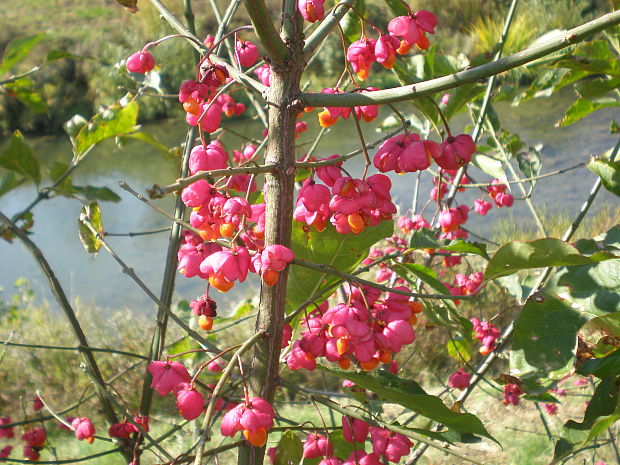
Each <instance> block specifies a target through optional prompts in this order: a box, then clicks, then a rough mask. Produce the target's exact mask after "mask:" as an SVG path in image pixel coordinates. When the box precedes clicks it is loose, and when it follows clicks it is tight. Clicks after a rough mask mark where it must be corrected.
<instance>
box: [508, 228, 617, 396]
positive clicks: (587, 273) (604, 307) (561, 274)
mask: <svg viewBox="0 0 620 465" xmlns="http://www.w3.org/2000/svg"><path fill="white" fill-rule="evenodd" d="M614 237H615V236H614V235H608V236H607V238H606V240H608V241H613V240H614ZM619 293H620V260H617V259H616V260H607V261H602V262H598V263H594V264H590V265H582V266H571V267H568V268H562V269H560V270H558V271H557V272H556V274H555V275H554V276H553V278H552V279H551V280H550V281H549V282H548V283H547V285H545V287H544V288H543V289H542V291H541V292H539V293H537V294H535V295H533V296H532V297H530V298H529V299H528V301H527V302H526V303H525V305H524V307H523V309H522V311H521V314H520V315H519V318H518V320H517V321H516V323H515V329H514V334H513V343H512V351H511V354H510V368H511V373H512V374H514V375H515V376H519V377H522V378H523V377H528V378H531V379H534V380H542V381H546V380H558V379H561V378H562V377H563V376H564V375H566V374H568V373H570V372H571V371H572V369H573V365H574V362H575V355H576V349H577V332H578V331H579V330H580V328H582V326H584V325H585V324H586V323H587V322H588V321H590V320H592V319H593V318H596V317H601V316H608V315H610V314H613V313H614V312H618V311H620V301H619V300H618V294H619ZM585 328H587V326H585ZM541 386H544V383H541Z"/></svg>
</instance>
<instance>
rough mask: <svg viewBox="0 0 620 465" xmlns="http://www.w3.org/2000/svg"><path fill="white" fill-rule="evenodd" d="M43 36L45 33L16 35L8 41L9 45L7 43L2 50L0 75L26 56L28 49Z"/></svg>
mask: <svg viewBox="0 0 620 465" xmlns="http://www.w3.org/2000/svg"><path fill="white" fill-rule="evenodd" d="M44 37H45V34H35V35H31V36H25V37H18V38H17V39H13V40H12V41H11V42H9V45H7V47H6V50H5V51H4V56H3V57H2V62H0V76H2V75H3V74H4V73H6V72H7V71H8V70H9V69H11V68H12V67H13V66H15V65H16V64H17V63H19V62H20V61H22V60H23V59H24V58H26V56H27V55H28V53H30V50H32V47H34V46H35V45H37V44H38V43H39V42H40V41H41V40H42V39H43V38H44Z"/></svg>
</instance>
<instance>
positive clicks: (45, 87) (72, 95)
mask: <svg viewBox="0 0 620 465" xmlns="http://www.w3.org/2000/svg"><path fill="white" fill-rule="evenodd" d="M168 3H169V6H170V7H171V8H172V9H173V10H174V11H175V13H177V14H178V15H179V16H182V10H181V2H168ZM366 3H367V12H368V13H367V14H368V17H369V19H370V20H371V21H372V22H373V23H375V24H377V25H378V26H381V27H385V26H386V23H387V18H390V17H391V16H392V15H391V13H390V12H389V10H388V8H387V7H386V5H385V3H384V2H383V1H380V0H367V2H366ZM509 3H510V2H509V1H508V0H498V1H494V2H488V1H484V0H446V1H443V2H441V5H438V4H437V2H435V1H434V0H421V1H419V2H416V3H415V4H414V7H415V8H417V9H422V8H426V9H429V10H431V11H433V12H434V13H436V14H437V16H438V18H439V24H438V27H437V34H436V36H435V37H434V38H433V40H432V43H433V44H437V48H438V50H439V51H441V52H443V53H447V54H450V55H454V56H456V55H458V54H459V53H463V54H465V55H470V56H471V55H475V54H478V53H486V52H488V51H490V50H491V49H492V47H493V45H494V44H495V41H496V39H497V37H498V36H499V31H500V30H501V25H502V23H503V16H504V14H505V12H506V10H507V6H508V4H509ZM218 4H219V5H220V9H221V10H222V11H223V10H224V8H225V7H226V6H227V4H228V2H226V1H223V0H219V1H218ZM267 4H268V7H269V8H270V10H271V11H274V12H277V11H279V3H278V2H276V1H275V0H270V1H268V2H267ZM192 5H193V7H194V11H195V12H196V18H197V34H198V36H199V37H204V36H206V34H208V33H209V32H213V31H214V30H215V28H216V23H215V21H214V17H213V14H212V13H211V9H210V4H209V2H208V1H207V0H194V1H193V2H192ZM328 5H329V2H328ZM140 8H141V11H140V13H138V14H136V15H131V14H129V13H128V12H127V11H126V10H125V9H123V8H121V7H120V6H118V5H117V4H116V3H115V2H114V1H112V0H93V1H89V2H77V1H75V0H23V1H21V2H13V3H12V4H11V5H10V6H3V8H2V11H1V13H2V14H0V50H2V49H4V47H5V46H6V45H7V44H8V42H9V41H10V40H11V39H13V38H15V37H20V36H24V35H28V34H35V33H40V32H45V33H46V34H47V38H46V40H44V41H43V42H42V43H40V44H39V45H38V46H37V48H36V49H35V51H34V53H33V55H32V56H31V57H30V58H29V59H28V60H26V61H25V62H23V63H22V64H21V65H20V66H19V67H17V68H16V69H13V70H12V72H14V73H18V72H22V71H25V70H27V69H29V68H30V67H31V66H32V65H34V64H37V63H40V62H42V61H43V60H44V57H45V56H46V54H47V52H48V51H50V50H52V49H64V50H68V51H70V52H71V53H73V54H76V55H81V56H87V57H89V58H84V59H78V60H59V61H58V62H55V63H52V64H50V65H49V66H46V67H45V68H44V70H43V71H42V72H39V73H36V74H35V75H33V76H32V78H33V80H34V81H35V88H36V89H37V91H38V92H39V93H40V94H41V97H42V99H43V101H44V103H45V104H46V110H45V111H44V112H41V113H33V112H32V111H31V110H29V109H28V108H27V107H25V106H24V105H23V104H22V103H20V102H19V101H17V99H15V98H14V97H11V96H10V94H8V93H3V92H0V135H1V134H2V133H5V134H6V133H7V132H9V131H12V130H15V129H21V130H23V131H25V132H31V133H37V134H39V135H41V134H50V133H57V132H60V131H61V130H62V124H63V123H64V122H65V121H66V120H67V119H69V118H70V117H72V116H73V115H74V114H76V113H79V114H82V115H84V116H86V117H90V116H91V115H92V114H93V113H94V112H95V111H96V110H97V108H98V107H99V106H101V105H109V104H111V103H113V102H116V101H118V100H119V99H120V98H122V97H123V95H125V94H126V93H127V91H130V90H134V89H136V87H137V83H136V82H135V81H133V80H132V79H131V78H129V77H127V76H126V75H125V73H124V71H123V67H122V66H120V63H121V61H122V60H124V59H125V58H126V57H127V56H128V55H129V54H130V53H132V52H134V51H135V50H137V49H138V48H140V47H142V46H143V44H144V43H146V42H148V41H151V40H154V39H156V38H158V37H161V36H163V35H166V34H168V33H169V32H170V30H169V29H168V28H167V26H166V25H164V24H163V22H162V21H160V19H159V17H158V15H157V13H156V12H155V11H154V9H153V8H152V7H151V6H150V4H149V2H148V1H141V2H140ZM606 8H609V7H608V5H607V2H606V0H567V1H561V2H559V1H556V0H523V1H521V2H520V4H519V11H518V13H517V17H516V20H515V24H514V27H513V32H512V33H511V35H510V37H509V40H508V43H507V45H506V50H507V51H508V52H512V51H515V50H517V49H520V48H522V47H523V46H524V45H527V44H528V43H529V42H530V41H531V40H533V39H535V38H536V37H538V36H540V35H541V34H542V33H543V32H544V31H547V30H549V29H554V28H567V27H571V26H574V25H576V24H578V23H581V22H583V21H585V20H587V19H590V18H592V17H594V16H595V15H597V14H600V13H601V12H603V11H605V9H606ZM244 23H247V20H245V19H244V18H243V15H240V16H239V18H238V19H236V20H235V21H234V22H233V24H232V25H231V27H234V26H237V25H241V24H244ZM339 40H340V39H339V37H337V36H334V37H332V38H330V39H329V43H328V44H327V46H326V47H324V48H323V51H322V52H321V55H320V57H319V59H318V60H315V61H314V64H313V65H312V66H311V67H310V68H309V70H308V71H309V73H308V77H309V78H310V79H311V80H312V82H313V86H314V87H316V88H320V87H322V86H333V84H334V82H335V80H336V79H337V76H339V75H340V72H341V68H342V50H341V46H340V42H339ZM156 57H157V61H158V63H162V66H161V68H160V69H159V71H160V74H161V90H162V91H163V92H164V93H170V94H175V93H176V91H177V89H178V87H179V85H180V83H181V82H182V81H183V80H185V79H187V78H188V77H190V76H192V75H193V65H192V63H193V57H192V52H191V50H190V49H189V47H187V46H186V45H185V44H183V43H181V42H180V41H171V42H170V43H167V44H164V45H162V46H160V47H158V49H157V52H156ZM373 79H374V80H373V82H370V81H371V80H372V79H371V80H369V82H368V85H375V86H377V87H388V86H393V85H395V84H396V81H395V80H394V78H393V76H392V74H391V73H375V77H374V78H373ZM174 115H180V110H179V105H178V104H177V102H175V101H174V99H171V100H169V99H162V98H159V97H157V96H155V97H153V96H145V97H143V98H142V100H141V112H140V116H141V119H142V121H149V120H153V119H157V118H160V117H164V116H174Z"/></svg>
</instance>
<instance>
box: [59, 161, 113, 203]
mask: <svg viewBox="0 0 620 465" xmlns="http://www.w3.org/2000/svg"><path fill="white" fill-rule="evenodd" d="M68 169H69V165H67V164H65V163H60V162H54V163H53V164H52V166H51V167H50V168H49V169H48V173H49V176H50V179H51V180H52V181H56V180H57V179H59V178H60V177H61V176H62V175H63V174H64V173H66V171H67V170H68ZM54 191H55V192H57V193H59V194H60V195H65V196H67V197H73V196H75V195H79V196H81V197H82V198H84V199H86V200H103V201H108V202H120V200H121V198H120V197H119V196H118V195H117V194H116V193H115V192H114V191H112V190H111V189H109V188H107V187H95V186H75V185H73V179H72V177H71V176H67V177H66V178H65V179H63V181H62V183H60V184H59V185H58V186H56V188H55V189H54Z"/></svg>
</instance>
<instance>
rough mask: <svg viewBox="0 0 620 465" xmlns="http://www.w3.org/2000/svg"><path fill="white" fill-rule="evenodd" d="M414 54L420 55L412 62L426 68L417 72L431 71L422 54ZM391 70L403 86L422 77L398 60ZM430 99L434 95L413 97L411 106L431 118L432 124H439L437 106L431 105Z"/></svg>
mask: <svg viewBox="0 0 620 465" xmlns="http://www.w3.org/2000/svg"><path fill="white" fill-rule="evenodd" d="M416 56H417V57H420V59H419V60H418V61H417V62H414V63H417V64H418V68H420V69H424V68H426V69H425V70H423V71H418V73H419V74H423V75H424V74H430V73H431V71H430V69H428V63H427V62H426V61H425V59H424V56H422V55H416ZM392 71H393V72H394V73H395V74H396V77H397V78H398V81H399V82H400V83H401V85H403V86H406V85H410V84H415V83H417V82H420V81H422V79H423V77H420V76H419V75H416V74H413V73H412V72H411V71H410V70H409V69H408V68H407V65H406V64H405V63H401V62H400V61H398V60H397V61H396V63H394V67H393V68H392ZM431 99H434V96H432V95H431V96H428V97H422V98H415V99H412V100H410V101H411V103H412V104H413V106H414V107H415V108H417V109H418V110H419V111H420V112H421V113H422V114H423V115H424V116H425V117H426V118H428V119H429V120H431V121H432V122H433V123H434V124H439V121H440V120H441V118H440V116H439V112H438V111H437V107H436V106H435V105H433V102H432V101H431Z"/></svg>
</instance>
